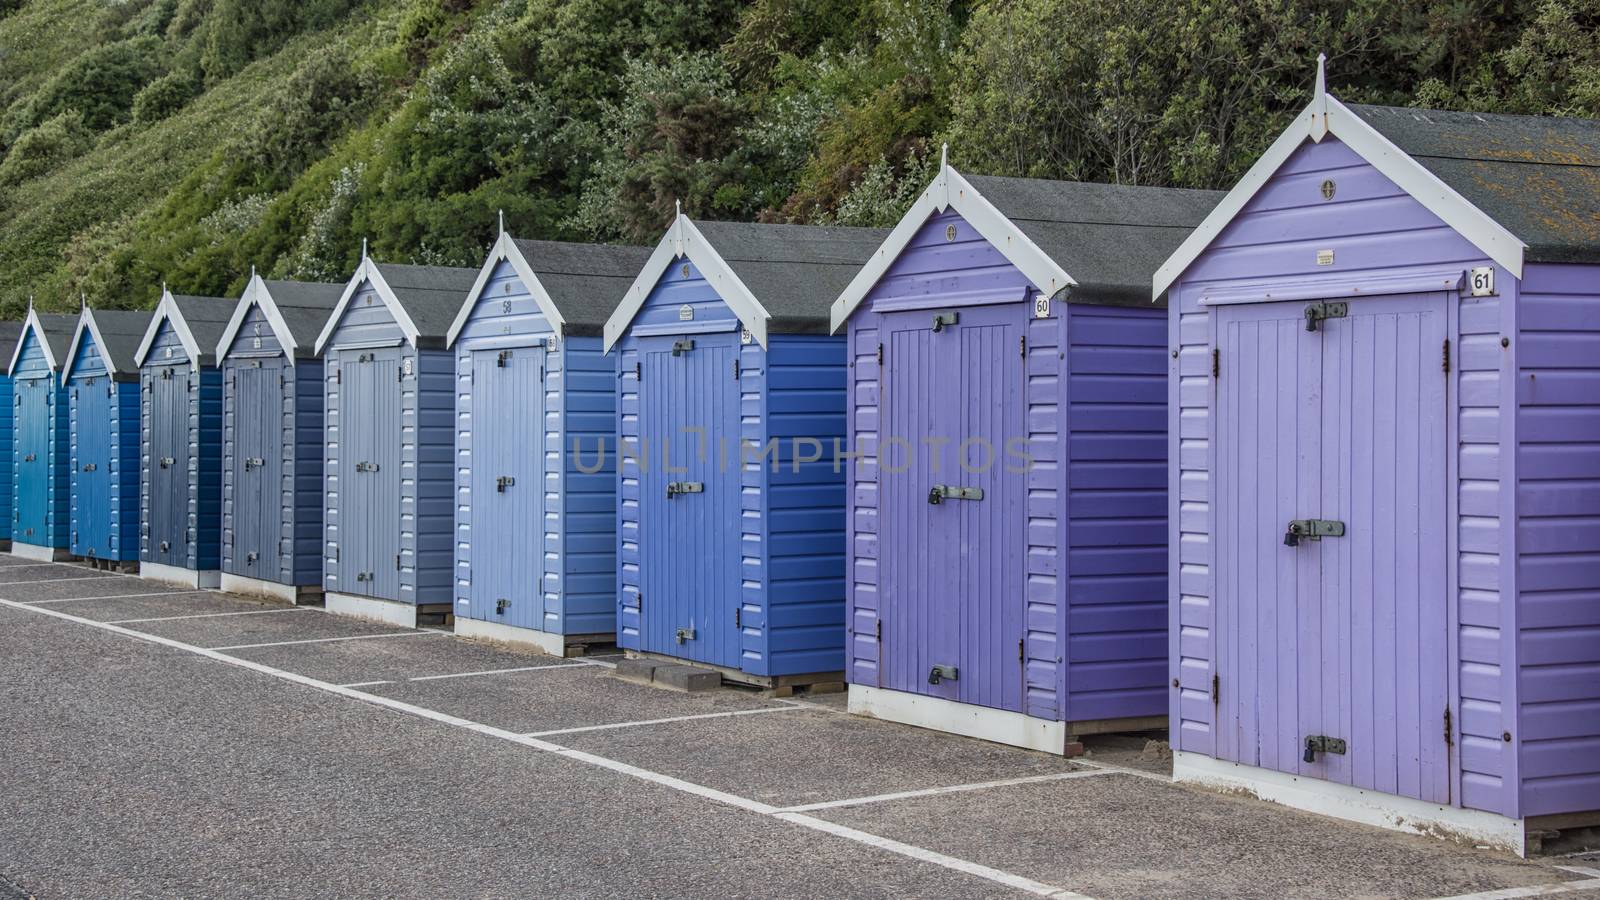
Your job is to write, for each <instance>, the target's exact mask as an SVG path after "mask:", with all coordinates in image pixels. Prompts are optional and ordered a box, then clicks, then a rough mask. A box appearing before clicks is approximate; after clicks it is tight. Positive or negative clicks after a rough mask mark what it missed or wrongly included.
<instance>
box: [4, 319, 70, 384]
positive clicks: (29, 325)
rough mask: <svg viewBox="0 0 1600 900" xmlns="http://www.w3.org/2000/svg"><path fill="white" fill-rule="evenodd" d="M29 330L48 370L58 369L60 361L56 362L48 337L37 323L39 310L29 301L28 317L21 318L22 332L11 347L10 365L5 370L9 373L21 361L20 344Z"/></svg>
mask: <svg viewBox="0 0 1600 900" xmlns="http://www.w3.org/2000/svg"><path fill="white" fill-rule="evenodd" d="M30 331H31V332H33V339H34V340H36V341H38V342H39V349H40V350H43V351H44V361H45V363H46V364H47V365H49V366H50V370H51V371H55V370H56V369H58V368H59V367H60V363H58V362H56V355H55V353H53V352H51V350H50V339H49V338H46V337H45V336H44V326H43V325H41V324H40V323H39V311H38V310H37V309H35V308H34V307H33V305H32V303H31V302H30V303H29V305H28V317H27V318H26V319H24V320H23V322H22V332H21V333H20V334H18V335H17V346H15V347H13V348H12V349H11V366H10V367H9V368H7V369H6V371H7V372H10V373H14V372H16V371H17V363H19V362H21V361H22V345H23V344H24V343H26V342H27V340H28V332H30Z"/></svg>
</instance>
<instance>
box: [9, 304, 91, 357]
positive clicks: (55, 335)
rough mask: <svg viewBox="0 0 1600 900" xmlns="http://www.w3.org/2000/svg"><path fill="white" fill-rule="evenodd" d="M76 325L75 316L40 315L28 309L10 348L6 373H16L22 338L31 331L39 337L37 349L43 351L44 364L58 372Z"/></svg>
mask: <svg viewBox="0 0 1600 900" xmlns="http://www.w3.org/2000/svg"><path fill="white" fill-rule="evenodd" d="M77 324H78V317H77V316H72V315H63V314H59V313H41V312H39V311H38V310H37V309H34V308H32V307H29V308H28V317H27V318H26V319H24V320H23V321H22V324H21V326H20V327H19V328H18V329H17V338H16V344H15V346H13V347H12V348H11V365H10V367H9V368H7V369H6V371H7V372H14V371H16V368H17V362H18V360H20V359H21V355H22V345H23V336H24V335H26V334H27V333H28V332H29V331H30V330H31V331H32V332H33V333H34V334H36V335H38V336H39V348H40V349H41V350H43V351H44V360H45V362H46V363H47V364H49V366H50V369H51V370H52V371H57V372H59V371H60V370H61V367H62V365H64V364H65V363H66V360H67V348H68V347H70V346H71V345H72V332H73V329H74V328H76V327H77Z"/></svg>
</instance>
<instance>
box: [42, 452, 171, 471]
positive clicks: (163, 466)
mask: <svg viewBox="0 0 1600 900" xmlns="http://www.w3.org/2000/svg"><path fill="white" fill-rule="evenodd" d="M38 458H39V456H38V454H34V453H29V454H28V455H27V456H24V457H23V458H22V461H23V462H33V461H34V460H36V459H38ZM162 468H163V469H164V468H166V466H165V465H162Z"/></svg>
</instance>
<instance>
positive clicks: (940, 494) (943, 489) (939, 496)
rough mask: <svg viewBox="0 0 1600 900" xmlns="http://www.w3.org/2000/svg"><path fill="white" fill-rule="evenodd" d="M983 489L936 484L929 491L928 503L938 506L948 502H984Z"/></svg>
mask: <svg viewBox="0 0 1600 900" xmlns="http://www.w3.org/2000/svg"><path fill="white" fill-rule="evenodd" d="M982 499H983V488H974V487H956V486H955V485H953V484H936V485H934V486H933V487H932V489H930V490H929V491H928V502H929V503H932V504H933V505H934V506H938V505H939V504H941V503H943V502H944V501H946V500H982Z"/></svg>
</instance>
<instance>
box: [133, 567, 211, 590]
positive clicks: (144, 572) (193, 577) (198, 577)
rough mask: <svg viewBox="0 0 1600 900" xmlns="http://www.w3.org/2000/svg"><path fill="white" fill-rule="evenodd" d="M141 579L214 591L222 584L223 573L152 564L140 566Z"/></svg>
mask: <svg viewBox="0 0 1600 900" xmlns="http://www.w3.org/2000/svg"><path fill="white" fill-rule="evenodd" d="M139 577H140V578H143V579H144V580H146V581H159V582H161V583H162V584H172V585H177V586H178V587H186V588H194V589H196V590H214V589H216V587H217V586H218V585H220V584H221V583H222V573H221V572H219V571H217V570H216V569H198V570H197V569H184V568H181V567H179V566H166V565H162V564H161V563H152V562H147V563H140V564H139Z"/></svg>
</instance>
